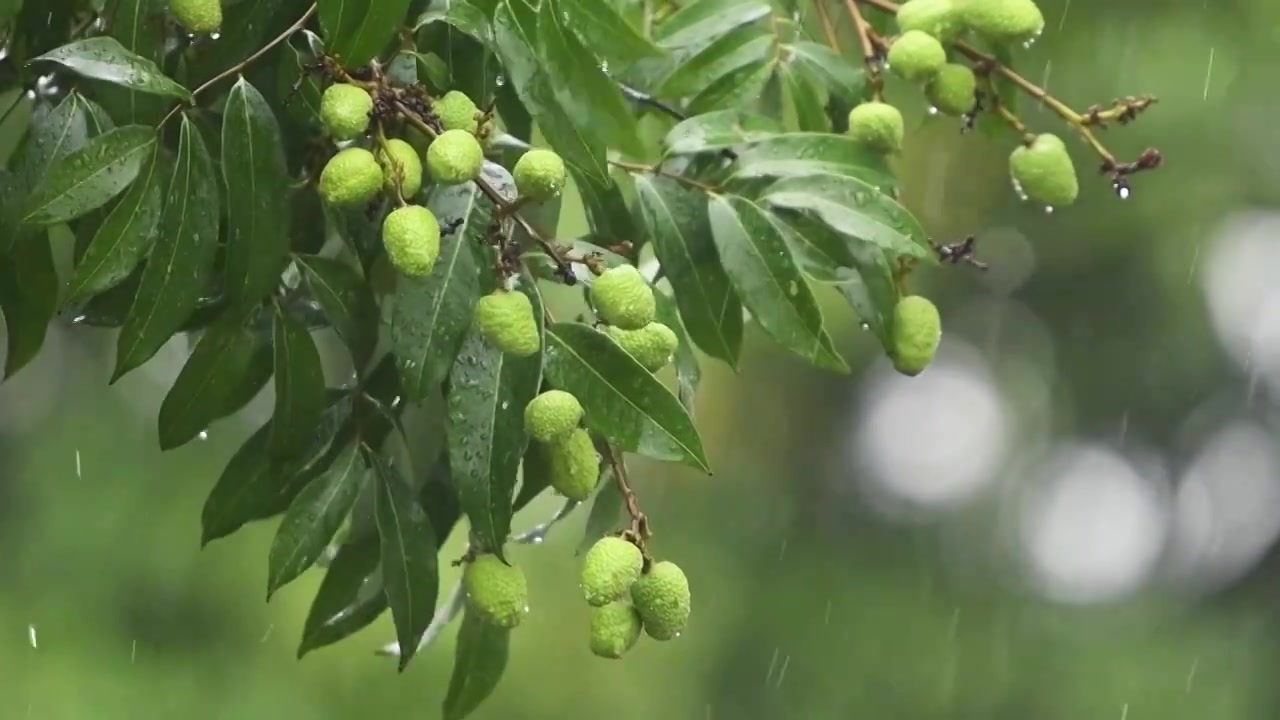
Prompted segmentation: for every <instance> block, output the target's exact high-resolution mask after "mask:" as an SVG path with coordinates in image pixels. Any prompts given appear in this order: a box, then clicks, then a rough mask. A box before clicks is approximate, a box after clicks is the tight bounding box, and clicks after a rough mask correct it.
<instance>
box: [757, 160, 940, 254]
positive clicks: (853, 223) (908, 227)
mask: <svg viewBox="0 0 1280 720" xmlns="http://www.w3.org/2000/svg"><path fill="white" fill-rule="evenodd" d="M761 199H762V201H763V202H764V203H765V204H767V205H770V206H772V207H775V208H785V209H789V210H798V211H802V212H805V213H807V214H810V215H811V216H813V217H815V218H816V219H818V220H820V221H821V222H823V223H825V224H826V225H827V226H829V227H830V228H831V229H833V230H835V231H836V232H839V233H841V234H843V235H845V236H846V237H849V238H851V239H854V240H859V241H862V242H866V243H871V244H872V245H876V246H878V247H880V248H881V249H883V250H885V251H887V252H890V253H893V254H895V255H907V256H910V257H914V258H918V259H921V260H924V261H926V262H930V263H932V262H936V257H935V256H934V254H933V250H932V248H930V247H929V237H928V235H927V234H926V233H925V231H924V228H923V227H921V226H920V223H919V221H918V220H916V219H915V217H913V216H912V215H911V213H909V212H907V210H906V208H904V207H902V206H901V205H899V204H898V202H897V201H896V200H894V199H893V198H892V197H890V196H889V195H888V194H886V193H884V192H882V191H880V190H877V189H876V187H875V186H873V185H870V184H868V183H866V182H864V181H862V180H859V179H857V178H854V177H848V176H839V175H825V174H824V175H806V176H798V177H789V178H783V179H781V180H779V181H778V182H776V183H774V184H773V185H771V186H770V187H769V188H768V189H767V190H766V192H765V194H764V196H763V197H762V198H761Z"/></svg>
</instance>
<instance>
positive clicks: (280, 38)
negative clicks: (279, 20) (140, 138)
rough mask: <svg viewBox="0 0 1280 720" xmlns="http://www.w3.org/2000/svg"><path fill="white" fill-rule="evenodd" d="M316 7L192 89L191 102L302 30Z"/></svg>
mask: <svg viewBox="0 0 1280 720" xmlns="http://www.w3.org/2000/svg"><path fill="white" fill-rule="evenodd" d="M316 7H317V5H316V3H311V7H309V8H307V11H306V12H304V13H302V17H300V18H298V19H297V20H295V21H294V22H293V24H292V25H290V26H289V27H287V28H285V30H284V32H282V33H280V34H279V35H277V36H275V37H274V38H272V39H271V40H269V41H268V42H267V44H266V45H263V46H262V47H260V48H258V49H257V50H256V51H255V52H254V53H253V54H252V55H250V56H249V57H247V58H245V59H243V60H241V61H240V62H238V63H236V64H235V65H232V66H231V67H229V68H227V69H226V70H223V71H222V72H220V73H218V74H217V75H214V76H213V77H211V78H209V79H208V80H206V81H205V82H204V84H202V85H201V86H200V87H198V88H196V89H195V90H192V91H191V100H190V101H189V102H191V103H192V104H194V101H195V99H196V96H198V95H199V94H200V93H202V92H204V91H205V90H208V89H209V88H210V87H213V86H214V85H215V84H217V83H218V82H220V81H221V80H223V79H225V78H228V77H231V76H232V75H237V74H239V73H241V72H243V71H244V69H245V68H247V67H249V66H250V65H251V64H253V63H254V62H255V61H257V60H258V58H261V57H262V56H263V55H266V54H267V53H268V52H270V51H271V49H272V48H274V47H275V46H277V45H279V44H280V43H282V42H284V41H286V40H288V39H289V37H290V36H291V35H293V34H294V33H295V32H297V31H299V30H301V29H302V26H303V25H306V24H307V21H308V20H310V19H311V17H312V16H313V15H315V14H316ZM182 105H183V103H178V104H177V105H174V106H173V109H172V110H170V111H169V113H168V114H167V115H165V116H164V117H163V118H161V120H160V122H158V123H156V128H157V129H159V128H161V127H164V125H165V123H167V122H169V119H170V118H172V117H173V116H174V115H176V114H177V113H178V111H179V110H181V109H182Z"/></svg>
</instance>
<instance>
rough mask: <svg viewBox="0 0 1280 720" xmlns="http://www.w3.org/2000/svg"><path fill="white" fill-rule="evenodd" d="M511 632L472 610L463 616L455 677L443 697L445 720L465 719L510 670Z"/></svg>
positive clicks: (451, 679) (450, 681)
mask: <svg viewBox="0 0 1280 720" xmlns="http://www.w3.org/2000/svg"><path fill="white" fill-rule="evenodd" d="M510 644H511V631H510V630H508V629H506V628H501V627H498V626H496V625H492V624H490V623H487V622H485V621H484V620H483V619H481V618H480V617H478V616H476V615H474V614H473V613H471V612H466V613H464V614H463V616H462V628H461V629H460V630H459V631H458V642H457V645H456V646H455V648H454V656H453V676H452V677H450V678H449V692H448V694H447V695H446V696H445V698H444V720H463V718H466V717H467V716H468V715H470V714H471V713H473V712H475V710H476V708H478V707H480V705H481V703H483V702H484V701H485V700H486V699H488V697H489V696H490V695H492V694H493V691H494V690H495V689H496V688H497V687H498V683H499V682H500V681H501V680H502V674H503V673H504V672H505V671H506V669H507V657H508V655H509V650H510Z"/></svg>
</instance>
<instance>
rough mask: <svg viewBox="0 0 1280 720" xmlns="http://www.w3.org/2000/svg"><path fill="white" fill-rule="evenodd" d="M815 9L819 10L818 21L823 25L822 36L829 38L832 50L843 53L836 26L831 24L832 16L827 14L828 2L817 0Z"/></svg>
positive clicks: (828, 42)
mask: <svg viewBox="0 0 1280 720" xmlns="http://www.w3.org/2000/svg"><path fill="white" fill-rule="evenodd" d="M813 5H814V7H815V8H817V9H818V21H819V22H820V23H822V34H823V35H824V36H825V37H826V38H827V44H828V45H830V46H831V49H832V50H835V51H836V52H841V50H840V38H839V37H837V36H836V28H835V25H834V24H833V23H832V22H831V15H830V14H829V13H828V12H827V3H826V0H817V2H815V3H814V4H813Z"/></svg>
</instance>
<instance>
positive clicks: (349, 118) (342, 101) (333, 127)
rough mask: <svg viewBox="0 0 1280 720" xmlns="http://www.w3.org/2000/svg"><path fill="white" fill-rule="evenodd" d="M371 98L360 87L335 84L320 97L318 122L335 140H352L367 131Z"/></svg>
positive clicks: (371, 109) (371, 105) (371, 103)
mask: <svg viewBox="0 0 1280 720" xmlns="http://www.w3.org/2000/svg"><path fill="white" fill-rule="evenodd" d="M371 112H373V97H372V96H371V95H369V92H368V91H367V90H365V89H364V88H362V87H358V86H356V85H351V84H349V83H337V84H334V85H330V86H329V87H328V88H326V89H325V91H324V95H322V96H321V97H320V121H321V122H323V123H324V127H325V129H326V130H328V131H329V134H330V135H331V136H333V138H334V139H336V140H352V139H355V138H358V137H360V136H361V135H363V134H364V133H365V131H366V130H368V129H369V113H371Z"/></svg>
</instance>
